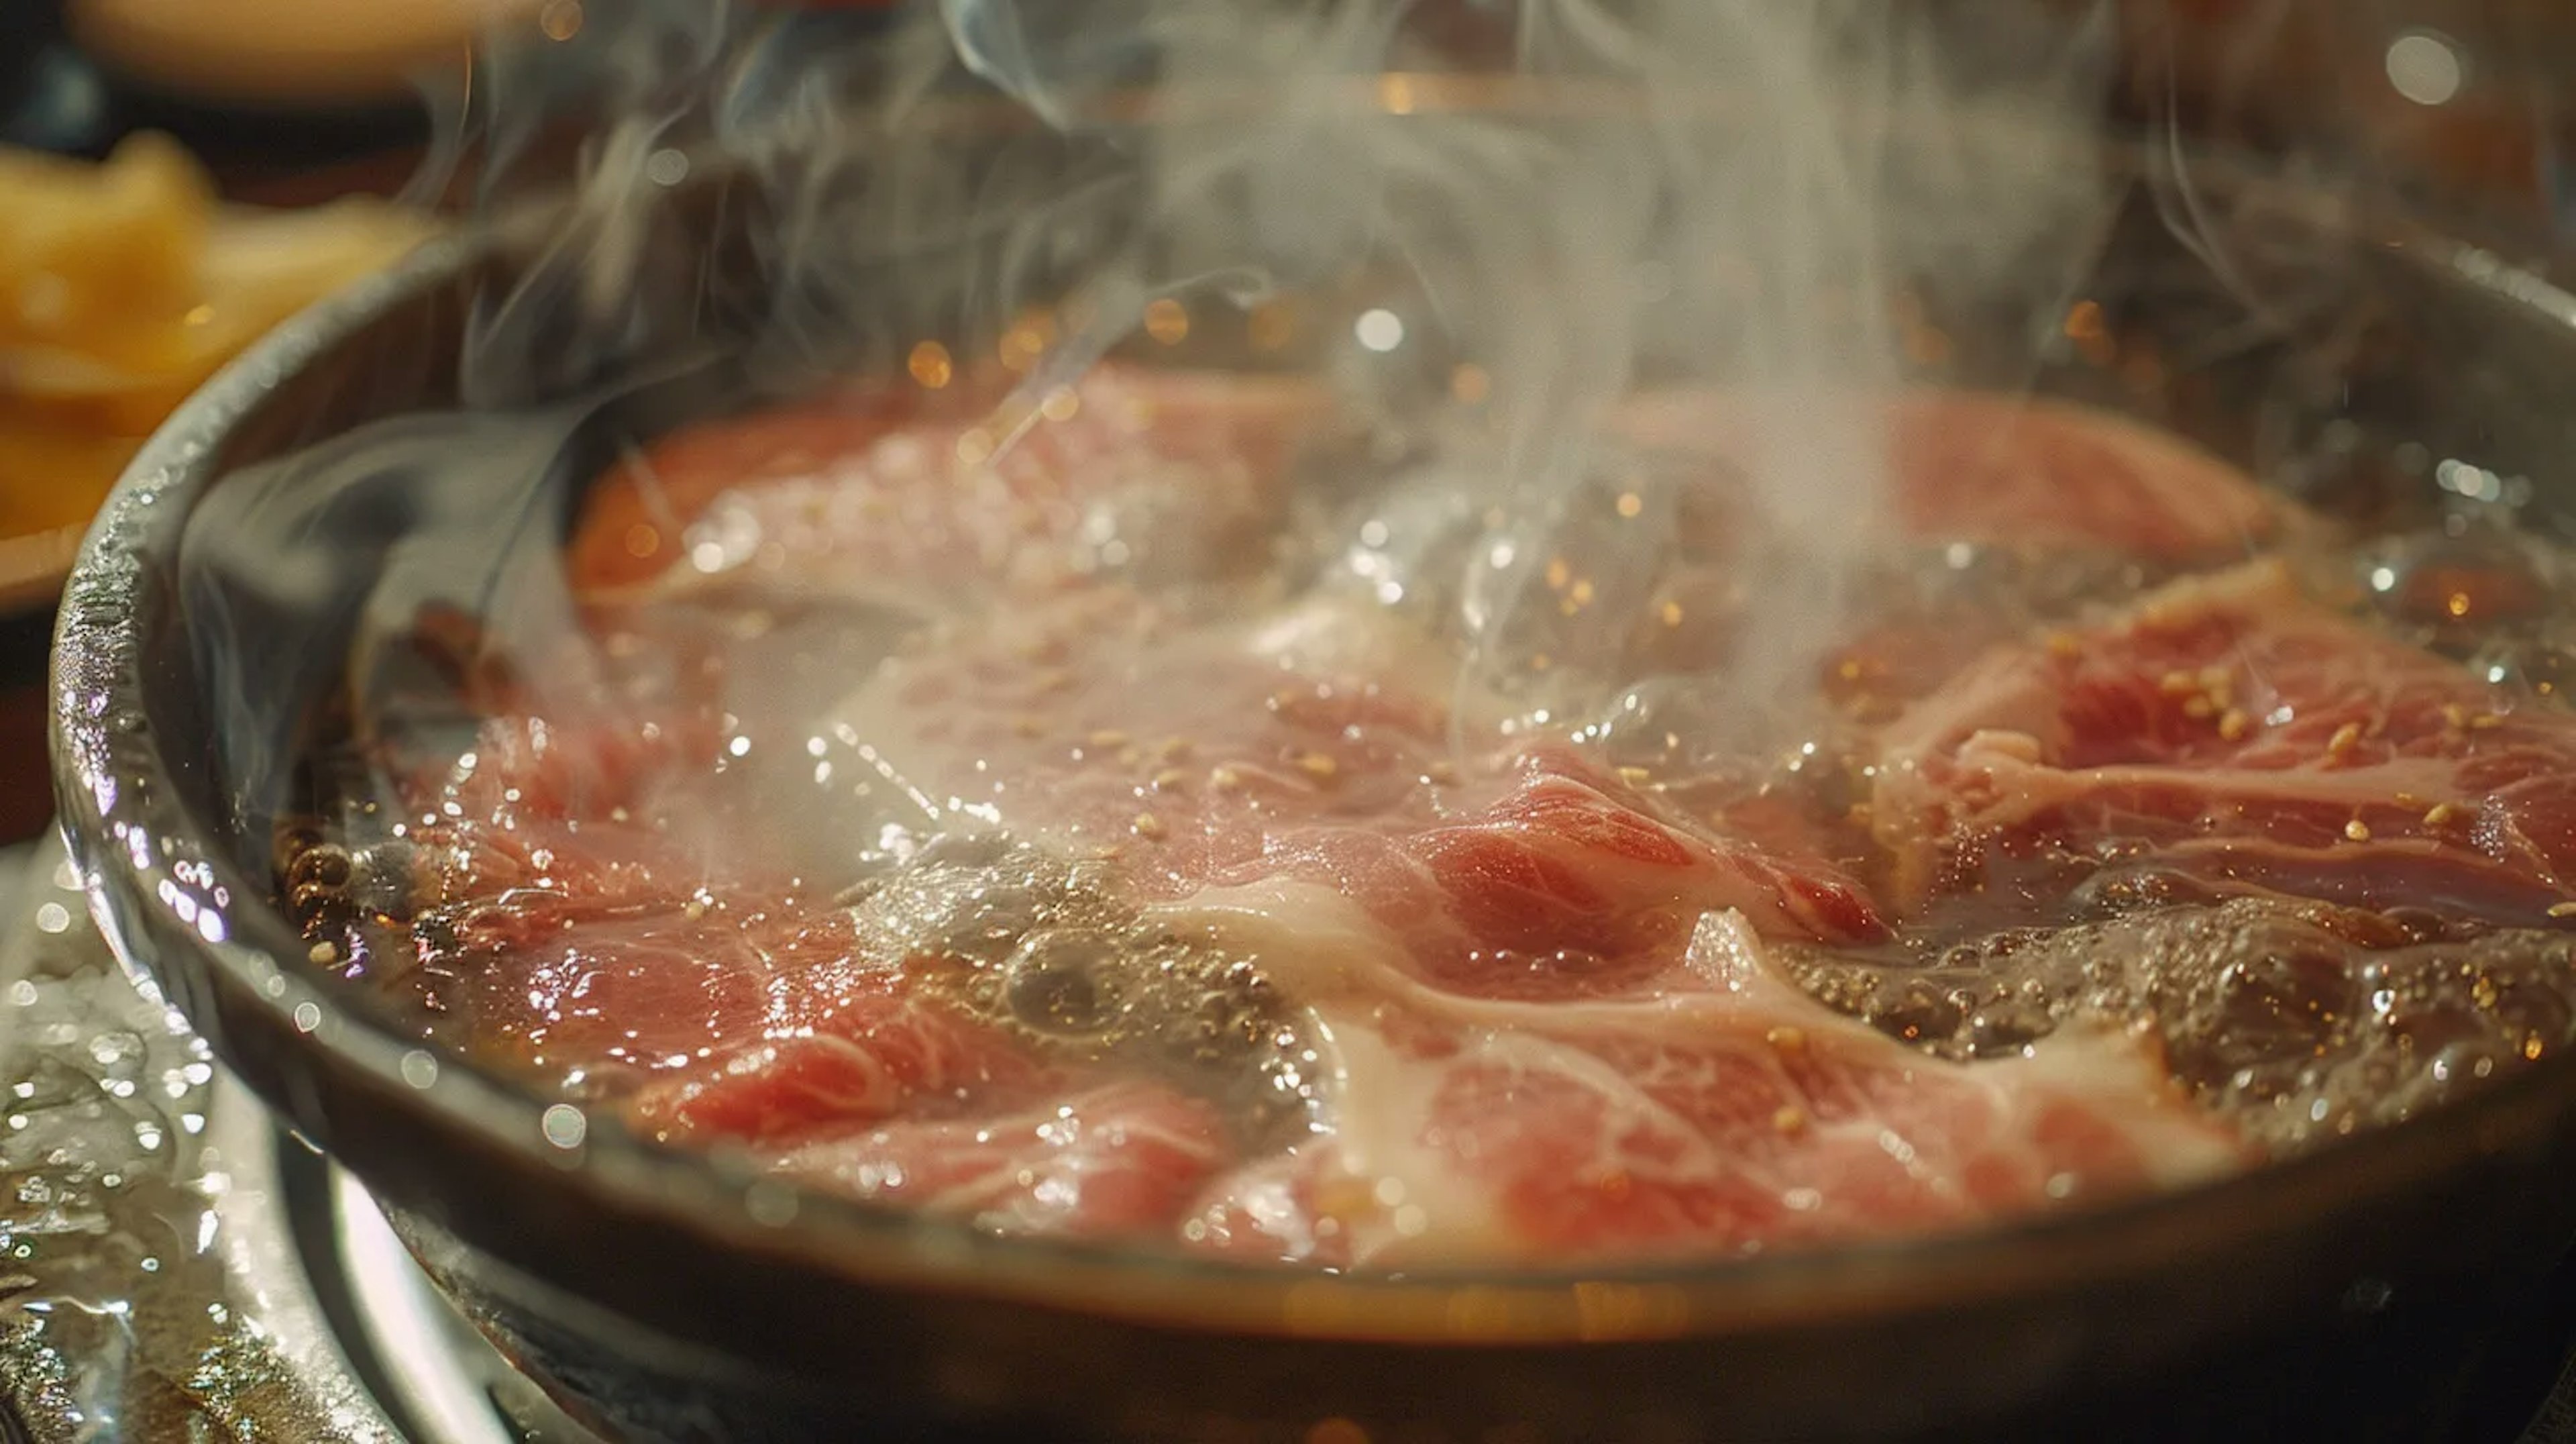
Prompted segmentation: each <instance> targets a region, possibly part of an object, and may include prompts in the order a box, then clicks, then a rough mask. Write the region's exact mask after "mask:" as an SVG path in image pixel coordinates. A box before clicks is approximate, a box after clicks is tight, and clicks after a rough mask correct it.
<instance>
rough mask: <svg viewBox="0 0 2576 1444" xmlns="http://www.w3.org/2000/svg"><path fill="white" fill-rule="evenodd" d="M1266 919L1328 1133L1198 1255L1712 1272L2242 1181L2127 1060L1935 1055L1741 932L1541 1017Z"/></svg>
mask: <svg viewBox="0 0 2576 1444" xmlns="http://www.w3.org/2000/svg"><path fill="white" fill-rule="evenodd" d="M1269 901H1270V905H1269V906H1268V907H1267V908H1266V909H1261V910H1258V911H1255V910H1252V909H1248V908H1246V907H1245V906H1244V905H1243V903H1242V902H1241V901H1240V900H1229V901H1228V903H1227V904H1226V906H1227V908H1228V910H1229V912H1228V916H1226V917H1224V918H1223V919H1222V920H1221V921H1220V922H1219V924H1218V925H1219V926H1222V927H1227V928H1230V929H1237V930H1243V931H1246V932H1249V933H1251V934H1253V935H1255V936H1259V937H1263V938H1265V939H1267V940H1268V941H1269V949H1268V951H1267V953H1266V954H1265V955H1266V956H1269V957H1271V958H1272V959H1273V961H1274V964H1275V965H1278V966H1280V967H1282V968H1283V969H1286V970H1310V971H1308V972H1306V973H1304V974H1303V975H1301V977H1300V982H1301V984H1303V987H1302V988H1301V989H1300V991H1301V993H1302V995H1304V996H1307V997H1310V998H1312V999H1314V1000H1315V1002H1314V1006H1315V1007H1316V1009H1317V1011H1318V1013H1319V1014H1320V1015H1321V1016H1322V1017H1323V1018H1324V1019H1325V1020H1326V1022H1325V1025H1324V1026H1323V1027H1321V1028H1320V1029H1319V1030H1318V1036H1319V1037H1320V1038H1322V1039H1325V1040H1327V1041H1326V1043H1325V1048H1326V1058H1325V1060H1324V1063H1323V1065H1322V1066H1324V1067H1325V1068H1326V1070H1327V1071H1326V1072H1325V1075H1324V1076H1325V1078H1326V1079H1327V1083H1326V1085H1325V1087H1324V1090H1323V1092H1324V1109H1323V1116H1324V1117H1325V1118H1326V1119H1327V1120H1328V1121H1329V1123H1330V1128H1329V1131H1327V1132H1325V1133H1324V1134H1323V1135H1321V1136H1319V1137H1317V1138H1315V1139H1313V1140H1310V1141H1308V1142H1306V1143H1304V1144H1302V1145H1301V1146H1299V1147H1298V1148H1296V1149H1295V1150H1293V1151H1292V1152H1290V1153H1289V1154H1287V1155H1284V1156H1279V1157H1271V1158H1265V1159H1260V1160H1256V1161H1254V1162H1253V1163H1251V1164H1250V1165H1248V1166H1247V1167H1245V1168H1243V1169H1241V1170H1239V1171H1237V1172H1235V1173H1234V1174H1232V1175H1229V1176H1228V1177H1227V1178H1225V1179H1224V1180H1222V1181H1221V1182H1219V1183H1218V1184H1217V1185H1216V1186H1215V1187H1214V1188H1212V1189H1211V1190H1210V1191H1209V1193H1208V1195H1207V1196H1206V1197H1205V1198H1204V1199H1202V1201H1201V1202H1200V1204H1199V1207H1198V1208H1197V1210H1196V1212H1195V1214H1194V1216H1193V1217H1192V1218H1191V1219H1190V1220H1189V1221H1188V1222H1187V1223H1185V1224H1184V1226H1183V1236H1184V1238H1185V1239H1186V1240H1188V1241H1191V1242H1194V1243H1196V1244H1198V1245H1200V1246H1202V1247H1206V1248H1209V1249H1212V1250H1216V1251H1219V1252H1222V1253H1226V1254H1229V1255H1233V1256H1238V1257H1249V1258H1261V1259H1285V1260H1291V1261H1297V1262H1305V1263H1316V1264H1325V1265H1331V1266H1337V1267H1418V1266H1423V1265H1427V1264H1435V1263H1440V1262H1458V1261H1467V1260H1476V1261H1492V1260H1502V1261H1507V1262H1523V1263H1561V1262H1565V1261H1568V1260H1572V1259H1586V1260H1598V1259H1619V1258H1643V1257H1673V1256H1683V1255H1688V1256H1703V1257H1704V1256H1710V1255H1720V1256H1723V1255H1731V1254H1743V1253H1752V1252H1757V1251H1761V1250H1765V1249H1774V1248H1782V1247H1795V1246H1798V1245H1801V1244H1806V1243H1813V1242H1816V1241H1820V1240H1824V1239H1829V1238H1839V1237H1851V1236H1855V1235H1886V1234H1907V1233H1917V1232H1923V1231H1928V1230H1934V1229H1939V1228H1945V1227H1955V1226H1959V1225H1962V1224H1967V1223H1972V1222H1975V1221H1978V1220H1982V1219H1988V1218H1995V1217H2003V1216H2010V1215H2013V1214H2019V1213H2026V1212H2030V1211H2034V1210H2040V1209H2046V1208H2049V1207H2051V1206H2053V1205H2055V1204H2057V1203H2060V1202H2064V1201H2068V1200H2097V1199H2101V1198H2105V1197H2112V1196H2116V1195H2118V1194H2120V1193H2123V1192H2126V1191H2130V1190H2134V1189H2139V1188H2143V1187H2146V1186H2149V1185H2150V1184H2155V1183H2170V1182H2174V1181H2177V1180H2180V1179H2184V1178H2189V1177H2193V1176H2196V1175H2198V1174H2201V1173H2204V1172H2207V1171H2213V1170H2218V1169H2223V1168H2226V1167H2229V1166H2232V1165H2234V1164H2236V1163H2238V1162H2240V1161H2241V1159H2242V1153H2241V1149H2240V1147H2239V1145H2238V1144H2236V1142H2235V1141H2234V1139H2233V1136H2232V1135H2231V1134H2230V1133H2228V1132H2227V1131H2226V1130H2224V1129H2222V1128H2219V1127H2216V1126H2214V1125H2212V1124H2211V1123H2209V1122H2208V1121H2207V1120H2205V1119H2203V1118H2202V1117H2200V1116H2199V1115H2198V1114H2196V1113H2195V1112H2194V1111H2193V1110H2192V1109H2191V1108H2190V1107H2189V1106H2188V1105H2187V1104H2186V1103H2185V1102H2183V1101H2182V1099H2181V1098H2180V1096H2179V1095H2178V1094H2177V1093H2176V1092H2175V1091H2174V1090H2173V1089H2172V1087H2171V1086H2170V1085H2169V1084H2168V1083H2166V1081H2165V1080H2164V1077H2163V1073H2162V1070H2161V1069H2160V1068H2159V1067H2158V1066H2157V1065H2156V1062H2155V1059H2154V1057H2153V1056H2152V1054H2151V1053H2150V1052H2147V1051H2142V1050H2140V1049H2139V1048H2138V1047H2137V1046H2135V1044H2134V1043H2132V1042H2130V1041H2128V1040H2127V1039H2125V1038H2123V1037H2122V1036H2120V1035H2117V1034H2105V1035H2103V1036H2099V1037H2095V1036H2090V1035H2088V1036H2086V1037H2084V1038H2082V1039H2080V1040H2078V1039H2073V1038H2070V1039H2067V1040H2064V1043H2063V1045H2062V1046H2061V1047H2059V1048H2053V1049H2051V1050H2050V1051H2048V1052H2046V1053H2045V1054H2043V1055H2042V1056H2039V1057H2037V1058H2034V1059H2031V1060H2027V1061H2020V1062H2013V1063H2006V1064H1986V1065H1979V1066H1974V1067H1970V1066H1963V1065H1960V1064H1956V1063H1951V1062H1945V1061H1942V1060H1938V1059H1934V1058H1930V1057H1926V1056H1924V1055H1922V1054H1920V1053H1918V1052H1916V1051H1914V1050H1912V1049H1910V1048H1908V1047H1906V1046H1904V1045H1903V1044H1900V1043H1898V1042H1896V1041H1894V1040H1892V1039H1890V1038H1888V1037H1886V1036H1884V1035H1882V1034H1878V1033H1874V1032H1871V1031H1869V1030H1867V1029H1865V1028H1862V1027H1860V1026H1858V1025H1856V1024H1854V1023H1851V1022H1849V1021H1847V1020H1845V1019H1842V1018H1839V1017H1836V1016H1834V1015H1832V1014H1830V1013H1827V1012H1825V1011H1823V1010H1822V1009H1820V1008H1818V1007H1817V1006H1816V1004H1815V1003H1814V1001H1813V1000H1811V999H1809V998H1807V997H1805V996H1803V995H1801V994H1799V993H1798V992H1796V991H1795V990H1794V989H1793V988H1791V987H1789V986H1788V985H1786V984H1785V983H1782V982H1780V981H1778V980H1777V979H1775V978H1774V977H1773V976H1772V974H1771V973H1770V971H1769V968H1768V965H1767V964H1766V963H1764V962H1763V961H1762V960H1761V958H1760V956H1759V954H1760V949H1761V947H1762V944H1761V943H1760V942H1759V941H1758V940H1757V939H1756V938H1754V937H1753V935H1752V933H1751V932H1750V930H1749V929H1747V928H1745V927H1744V925H1743V923H1742V921H1741V920H1740V919H1738V918H1735V917H1733V916H1732V915H1725V914H1713V915H1711V916H1709V917H1708V918H1707V919H1706V920H1704V921H1703V923H1702V924H1701V926H1700V928H1699V929H1698V930H1697V936H1696V937H1695V939H1694V940H1693V942H1692V944H1691V946H1690V950H1689V957H1688V960H1687V963H1686V964H1685V966H1684V968H1683V969H1682V970H1680V972H1679V974H1678V975H1677V976H1674V977H1668V978H1665V979H1661V980H1658V982H1657V984H1656V985H1655V986H1652V987H1646V988H1640V989H1635V990H1632V991H1630V992H1628V993H1626V994H1624V995H1620V996H1600V997H1591V998H1585V999H1582V1000H1579V1001H1564V1000H1559V1001H1552V1002H1549V1003H1545V1004H1531V1003H1526V1002H1518V1001H1497V1000H1495V999H1493V998H1492V997H1490V996H1469V995H1463V994H1458V993H1452V992H1448V991H1446V990H1443V989H1439V988H1435V987H1432V986H1429V985H1426V984H1422V983H1417V982H1411V981H1404V980H1400V974H1401V968H1402V965H1401V963H1400V962H1398V961H1397V960H1396V959H1395V957H1394V956H1393V955H1394V954H1396V953H1398V952H1400V950H1401V948H1402V943H1401V941H1400V940H1399V939H1398V938H1396V937H1395V936H1393V935H1392V934H1391V933H1389V932H1387V931H1386V930H1384V929H1379V928H1377V927H1375V925H1374V924H1373V923H1370V922H1368V921H1366V920H1363V919H1361V918H1359V917H1357V916H1356V914H1355V913H1354V912H1352V911H1349V910H1347V907H1346V905H1339V906H1342V907H1344V908H1345V911H1344V912H1343V913H1342V914H1341V917H1340V921H1339V922H1338V924H1336V922H1335V921H1334V919H1335V910H1336V907H1337V905H1338V904H1337V900H1335V899H1334V898H1332V897H1331V896H1330V895H1328V894H1322V893H1320V892H1318V891H1316V890H1308V891H1305V892H1303V893H1300V892H1296V891H1280V892H1276V893H1274V894H1273V895H1272V897H1271V898H1270V900H1269ZM1300 947H1302V948H1305V949H1308V950H1310V955H1309V956H1307V957H1305V958H1303V959H1302V960H1294V961H1292V960H1291V955H1290V954H1289V953H1288V952H1287V950H1289V949H1295V948H1300ZM1487 991H1488V992H1490V991H1491V990H1487Z"/></svg>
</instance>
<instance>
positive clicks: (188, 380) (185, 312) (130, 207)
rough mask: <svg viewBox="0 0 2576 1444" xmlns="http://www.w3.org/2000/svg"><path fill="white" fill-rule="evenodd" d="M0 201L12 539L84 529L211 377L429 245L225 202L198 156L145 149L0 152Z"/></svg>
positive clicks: (379, 215)
mask: <svg viewBox="0 0 2576 1444" xmlns="http://www.w3.org/2000/svg"><path fill="white" fill-rule="evenodd" d="M0 197H5V202H0V535H6V536H15V535H23V534H25V533H28V532H36V531H45V530H50V529H52V528H55V527H61V526H70V525H75V524H77V523H80V522H82V521H84V520H86V519H87V518H88V516H89V515H90V513H91V512H92V511H94V510H95V509H96V508H97V506H98V503H99V500H100V499H101V498H102V497H103V496H105V495H106V492H107V489H108V487H109V486H110V485H112V484H113V483H114V482H115V480H116V477H117V475H118V473H119V472H121V471H122V470H123V469H124V467H125V463H126V462H127V461H128V460H129V459H130V458H131V457H132V456H133V454H134V452H135V450H136V449H137V448H138V447H140V446H141V445H142V444H143V442H144V440H145V439H146V438H147V437H149V436H150V435H151V434H152V432H153V430H154V429H155V428H157V427H158V426H159V425H160V424H161V422H162V420H163V419H164V418H166V417H168V415H169V414H170V412H171V411H172V409H174V408H175V407H177V406H178V404H179V403H180V402H181V401H183V400H185V399H186V398H187V396H188V394H189V393H190V392H192V391H194V390H196V389H197V387H198V386H199V385H201V384H202V383H203V382H204V381H205V380H206V378H207V377H209V376H211V375H213V374H214V373H215V371H216V370H218V369H219V368H221V367H222V366H223V364H224V363H225V362H227V361H229V360H231V359H232V358H233V357H234V356H235V355H237V354H238V353H239V352H240V351H241V350H242V348H244V347H245V346H248V345H249V344H250V343H251V342H253V341H255V340H257V339H259V337H260V336H262V335H264V334H266V333H267V332H268V331H269V330H271V329H272V328H274V327H275V326H276V325H277V324H278V323H279V322H281V321H284V320H285V319H287V318H288V317H290V316H292V315H294V314H295V313H296V312H298V311H301V310H303V309H304V308H305V307H307V306H309V305H311V304H313V303H314V302H315V301H318V300H320V299H321V298H323V297H324V296H327V295H329V294H331V293H332V292H334V291H337V290H339V289H340V288H341V287H343V286H346V285H348V284H349V283H350V282H352V281H355V280H357V279H358V278H359V277H361V276H364V275H366V274H368V273H369V272H371V271H375V270H377V269H379V268H381V267H383V266H384V265H385V264H387V263H388V262H390V261H391V260H393V259H394V258H395V257H397V256H399V255H400V254H402V252H404V251H405V250H407V249H409V248H410V247H411V246H412V245H413V244H414V243H415V242H416V241H417V240H418V239H419V238H420V236H421V235H422V233H423V223H422V222H421V221H420V220H419V219H418V218H416V217H414V216H412V215H410V214H409V213H407V212H404V211H401V210H398V209H396V208H394V207H391V206H388V205H385V204H383V203H381V202H376V201H369V200H357V199H353V200H345V201H338V202H334V203H332V204H330V205H328V206H323V207H319V208H316V209H313V210H309V211H295V212H284V211H279V212H269V211H256V210H251V209H248V208H243V207H234V206H227V205H224V204H222V203H221V202H220V201H219V200H218V199H217V198H216V195H215V188H214V183H213V181H212V180H211V179H210V178H209V177H208V176H207V175H206V173H205V171H204V169H203V168H202V167H201V166H199V165H198V163H197V161H196V160H195V158H194V157H192V156H190V155H189V154H188V153H187V152H186V151H185V150H183V149H181V148H180V147H179V146H178V145H177V144H176V143H175V142H172V141H170V140H168V139H166V138H164V137H161V136H155V135H141V136H136V137H134V138H133V139H131V140H128V141H127V142H125V143H124V144H123V145H121V146H119V147H118V148H117V150H116V153H115V154H114V155H112V156H110V157H109V158H108V159H107V160H106V161H105V162H104V163H102V164H95V165H93V164H88V163H85V162H80V161H70V160H64V159H61V158H59V157H55V156H49V155H42V154H37V153H32V152H26V151H15V150H9V149H6V148H0Z"/></svg>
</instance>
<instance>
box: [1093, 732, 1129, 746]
mask: <svg viewBox="0 0 2576 1444" xmlns="http://www.w3.org/2000/svg"><path fill="white" fill-rule="evenodd" d="M1091 745H1092V746H1094V747H1097V748H1099V749H1100V750H1102V751H1103V752H1106V751H1109V750H1110V749H1112V748H1116V747H1124V746H1126V745H1127V734H1126V733H1124V732H1121V731H1119V730H1118V729H1117V728H1115V727H1103V728H1102V729H1100V730H1099V731H1097V732H1094V733H1092V734H1091Z"/></svg>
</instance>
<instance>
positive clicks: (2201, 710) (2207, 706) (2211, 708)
mask: <svg viewBox="0 0 2576 1444" xmlns="http://www.w3.org/2000/svg"><path fill="white" fill-rule="evenodd" d="M2217 710H2218V708H2217V706H2216V705H2215V704H2213V703H2212V702H2211V701H2210V700H2209V699H2208V698H2207V697H2199V696H2194V697H2185V698H2184V699H2183V702H2182V715H2184V716H2185V717H2190V718H2193V719H2195V720H2197V719H2199V718H2203V717H2207V716H2209V715H2211V714H2212V713H2214V712H2216V711H2217Z"/></svg>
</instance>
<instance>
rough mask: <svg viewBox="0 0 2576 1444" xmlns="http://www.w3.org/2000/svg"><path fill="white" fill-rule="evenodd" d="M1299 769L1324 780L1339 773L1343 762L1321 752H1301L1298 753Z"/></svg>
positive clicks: (1317, 779) (1319, 779) (1312, 776)
mask: <svg viewBox="0 0 2576 1444" xmlns="http://www.w3.org/2000/svg"><path fill="white" fill-rule="evenodd" d="M1297 770H1298V771H1300V772H1303V773H1305V774H1306V775H1307V776H1309V777H1311V778H1314V779H1315V780H1316V781H1318V782H1322V781H1324V780H1326V779H1328V778H1330V777H1333V776H1334V775H1336V774H1338V773H1339V772H1340V771H1341V770H1342V764H1340V763H1338V762H1335V761H1334V760H1333V759H1332V758H1330V757H1327V756H1325V755H1324V754H1323V753H1321V752H1301V753H1299V754H1297Z"/></svg>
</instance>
